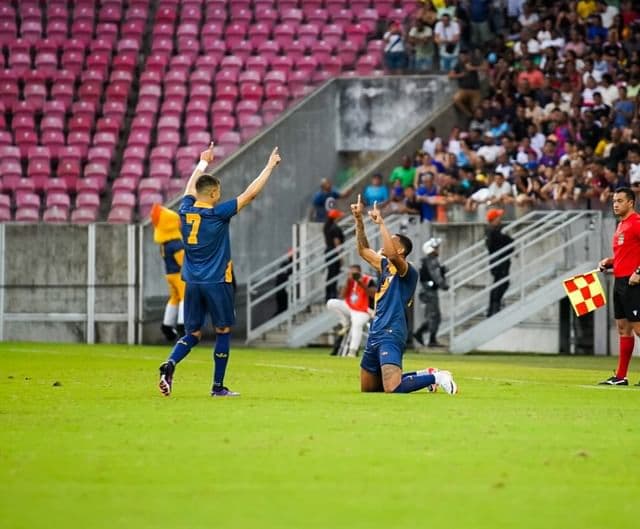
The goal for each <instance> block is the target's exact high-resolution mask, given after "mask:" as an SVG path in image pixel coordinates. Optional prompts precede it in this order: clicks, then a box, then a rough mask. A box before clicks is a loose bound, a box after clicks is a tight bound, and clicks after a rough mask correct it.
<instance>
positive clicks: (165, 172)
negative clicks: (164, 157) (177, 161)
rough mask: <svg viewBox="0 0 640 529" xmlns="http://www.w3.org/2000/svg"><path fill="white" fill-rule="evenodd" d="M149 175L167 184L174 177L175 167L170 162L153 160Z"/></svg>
mask: <svg viewBox="0 0 640 529" xmlns="http://www.w3.org/2000/svg"><path fill="white" fill-rule="evenodd" d="M149 173H150V174H152V175H153V177H154V178H157V179H159V180H161V181H163V182H166V181H167V180H169V179H170V178H171V177H172V176H173V165H172V164H171V163H170V162H164V161H159V160H151V165H150V166H149Z"/></svg>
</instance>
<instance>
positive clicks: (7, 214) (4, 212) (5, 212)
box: [0, 206, 11, 222]
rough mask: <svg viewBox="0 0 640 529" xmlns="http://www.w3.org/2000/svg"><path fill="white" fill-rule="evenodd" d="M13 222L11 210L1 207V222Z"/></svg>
mask: <svg viewBox="0 0 640 529" xmlns="http://www.w3.org/2000/svg"><path fill="white" fill-rule="evenodd" d="M10 221H11V209H10V208H8V207H6V206H0V222H10Z"/></svg>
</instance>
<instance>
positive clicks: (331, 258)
mask: <svg viewBox="0 0 640 529" xmlns="http://www.w3.org/2000/svg"><path fill="white" fill-rule="evenodd" d="M405 219H406V217H405V216H404V215H393V216H390V217H389V218H388V219H387V222H386V224H387V227H388V228H389V229H390V230H392V231H393V230H397V229H398V227H400V226H401V225H402V224H403V222H404V221H405ZM345 220H346V221H347V222H343V223H341V226H342V227H343V231H344V233H345V238H346V237H348V236H350V235H352V234H353V233H355V223H354V222H352V221H351V222H348V219H345ZM364 221H365V233H366V234H367V238H368V239H369V242H370V244H372V245H373V244H375V242H377V239H379V232H378V231H377V230H376V226H375V224H374V223H373V222H372V221H370V220H369V219H368V218H365V219H364ZM352 240H353V239H352ZM320 242H321V244H319V243H320ZM355 253H356V248H355V245H353V244H346V245H342V246H341V247H340V248H337V249H334V250H331V251H330V252H326V250H325V245H324V239H323V236H322V235H320V236H314V237H311V238H310V239H308V240H306V241H304V242H303V243H301V244H300V245H298V246H297V247H295V248H293V249H292V250H291V252H290V255H291V257H292V259H291V262H290V263H287V261H288V259H289V254H285V255H283V256H281V257H279V258H278V259H276V261H275V262H273V263H271V264H270V265H266V266H263V267H261V268H260V269H258V270H256V271H255V272H254V273H252V274H251V276H250V277H249V278H248V281H247V308H246V310H247V342H250V341H252V340H254V339H255V338H257V337H259V336H260V335H262V334H264V333H265V332H267V331H269V330H271V329H273V328H275V327H277V326H279V325H281V324H282V323H284V322H285V321H287V322H288V324H289V325H291V323H292V321H293V318H294V317H295V316H296V315H297V314H299V313H300V312H302V311H304V310H305V309H307V307H309V306H310V305H311V304H312V303H315V302H317V301H318V299H319V297H320V295H321V294H322V292H323V291H324V289H325V287H326V283H322V284H320V285H317V286H312V285H310V284H309V283H310V282H311V281H313V279H314V278H316V277H318V275H319V274H321V273H323V271H324V270H325V269H326V268H327V266H328V265H330V264H332V263H335V262H337V261H339V260H341V259H344V258H346V257H348V256H350V255H353V254H355ZM284 263H287V264H286V265H284V266H283V264H284ZM288 272H290V275H289V278H288V281H287V282H286V283H282V284H279V285H275V286H273V280H274V279H275V278H276V277H277V276H278V275H279V274H281V273H288ZM260 274H262V275H260ZM345 277H346V271H343V272H341V273H340V274H339V275H338V276H336V278H334V279H332V280H334V281H336V282H340V281H343V280H344V278H345ZM265 287H266V288H265ZM282 288H286V289H287V292H288V300H289V303H288V308H287V310H286V311H285V313H281V314H278V315H277V316H274V317H272V318H270V319H269V320H268V321H266V322H263V323H262V324H260V325H258V326H257V327H255V328H253V314H252V313H253V310H254V309H255V307H257V306H258V305H259V304H260V303H263V302H265V301H267V300H268V299H271V298H273V297H274V296H275V294H276V292H278V291H280V290H281V289H282ZM283 314H284V315H283Z"/></svg>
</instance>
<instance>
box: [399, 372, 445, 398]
mask: <svg viewBox="0 0 640 529" xmlns="http://www.w3.org/2000/svg"><path fill="white" fill-rule="evenodd" d="M435 383H436V377H435V376H434V375H428V374H426V373H419V372H412V373H405V374H403V375H402V382H400V385H399V386H398V387H397V388H396V389H394V390H393V392H394V393H411V392H413V391H418V390H419V389H422V388H426V387H427V386H430V385H431V384H435Z"/></svg>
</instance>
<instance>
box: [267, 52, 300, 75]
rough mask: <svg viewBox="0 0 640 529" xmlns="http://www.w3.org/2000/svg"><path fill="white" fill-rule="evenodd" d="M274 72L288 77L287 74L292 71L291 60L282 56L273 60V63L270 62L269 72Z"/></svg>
mask: <svg viewBox="0 0 640 529" xmlns="http://www.w3.org/2000/svg"><path fill="white" fill-rule="evenodd" d="M274 70H276V71H280V72H283V73H284V74H285V75H288V74H289V72H290V71H291V70H293V59H292V58H291V57H287V56H284V55H283V56H281V57H276V58H275V59H273V61H271V71H272V72H273V71H274ZM269 73H271V72H269ZM265 79H266V76H265Z"/></svg>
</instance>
